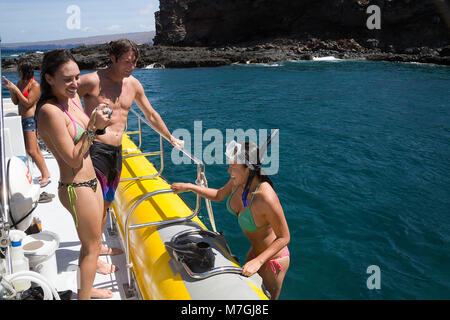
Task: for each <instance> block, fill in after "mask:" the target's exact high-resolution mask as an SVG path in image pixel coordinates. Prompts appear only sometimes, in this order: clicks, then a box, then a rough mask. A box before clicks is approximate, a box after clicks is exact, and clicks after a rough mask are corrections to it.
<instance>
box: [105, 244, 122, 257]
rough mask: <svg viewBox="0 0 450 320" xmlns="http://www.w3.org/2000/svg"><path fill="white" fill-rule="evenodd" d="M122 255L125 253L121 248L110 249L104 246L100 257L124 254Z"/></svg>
mask: <svg viewBox="0 0 450 320" xmlns="http://www.w3.org/2000/svg"><path fill="white" fill-rule="evenodd" d="M122 253H123V251H122V250H121V249H119V248H110V247H108V246H105V245H102V248H101V249H100V255H110V256H115V255H117V254H122Z"/></svg>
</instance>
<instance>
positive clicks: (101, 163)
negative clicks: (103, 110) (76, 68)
mask: <svg viewBox="0 0 450 320" xmlns="http://www.w3.org/2000/svg"><path fill="white" fill-rule="evenodd" d="M109 45H110V47H109V57H110V59H111V64H110V66H109V67H108V68H106V69H103V70H98V71H95V72H92V73H89V74H85V75H83V76H81V78H80V86H79V87H78V94H79V96H80V97H83V100H84V105H85V109H86V110H85V111H86V113H87V114H91V112H92V110H93V109H94V108H95V107H96V106H98V105H99V104H100V103H105V104H107V105H108V106H109V107H110V108H111V109H112V110H113V113H112V117H111V120H110V125H109V126H108V127H107V128H106V130H105V132H104V133H102V132H98V133H97V136H96V139H95V141H94V143H93V145H92V146H91V149H90V154H91V159H92V163H93V165H94V168H95V172H96V174H97V178H98V180H99V182H100V184H101V186H102V190H103V200H104V203H105V211H104V215H103V222H102V230H103V227H104V225H105V222H106V210H107V208H108V207H109V206H110V204H111V202H112V201H113V200H114V194H115V191H116V189H117V186H118V184H119V180H120V173H121V170H122V146H121V144H122V134H123V132H124V130H125V124H126V121H127V117H128V112H129V110H130V108H131V105H132V103H133V101H135V102H136V104H137V106H138V107H139V108H140V109H141V110H142V112H143V113H144V115H145V117H146V119H147V120H148V121H149V122H150V123H151V124H152V125H153V126H154V127H155V128H156V129H157V130H158V131H159V132H161V133H162V134H163V135H164V136H165V137H166V138H168V139H169V141H170V142H171V143H172V144H173V145H174V146H180V147H183V145H184V142H183V141H181V140H178V139H176V138H174V137H173V136H172V135H171V134H170V132H169V130H168V129H167V127H166V125H165V123H164V121H163V120H162V119H161V116H160V115H159V114H158V112H156V111H155V110H154V109H153V108H152V106H151V105H150V102H149V101H148V99H147V97H146V95H145V92H144V88H143V87H142V84H141V83H140V82H139V80H137V79H136V78H135V77H133V76H132V75H131V73H132V72H133V70H134V69H135V68H136V63H137V61H138V59H139V56H140V54H139V48H138V47H137V45H136V44H135V43H134V42H132V41H130V40H128V39H120V40H117V41H112V42H110V44H109ZM120 253H122V251H121V250H120V249H117V248H108V247H106V246H102V248H101V251H100V254H111V255H114V254H120ZM115 270H116V267H115V266H113V265H109V264H107V263H105V262H103V261H101V260H98V264H97V272H100V273H103V274H106V273H111V272H114V271H115Z"/></svg>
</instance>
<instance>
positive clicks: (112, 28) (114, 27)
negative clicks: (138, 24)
mask: <svg viewBox="0 0 450 320" xmlns="http://www.w3.org/2000/svg"><path fill="white" fill-rule="evenodd" d="M106 29H108V30H109V31H118V30H121V29H123V27H122V26H119V25H118V24H113V25H112V26H109V27H108V28H106Z"/></svg>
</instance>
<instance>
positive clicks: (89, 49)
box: [2, 38, 450, 72]
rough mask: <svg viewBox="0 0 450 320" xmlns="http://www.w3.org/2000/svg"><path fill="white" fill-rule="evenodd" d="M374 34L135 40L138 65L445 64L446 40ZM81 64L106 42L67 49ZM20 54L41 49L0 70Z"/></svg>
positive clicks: (100, 54)
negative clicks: (180, 42) (400, 45)
mask: <svg viewBox="0 0 450 320" xmlns="http://www.w3.org/2000/svg"><path fill="white" fill-rule="evenodd" d="M378 45H379V44H378V41H377V40H376V39H369V40H366V41H365V43H358V42H357V41H355V40H354V39H341V40H320V39H316V38H311V39H308V40H303V41H301V40H294V39H283V38H278V39H270V40H266V41H255V42H252V43H242V44H234V45H229V46H220V47H186V46H183V47H179V46H163V45H155V46H152V45H147V44H144V45H140V46H139V48H140V52H141V59H140V60H139V62H138V65H137V67H138V68H193V67H218V66H226V65H230V64H233V63H242V64H246V63H247V64H248V63H274V62H281V61H288V60H313V57H325V56H334V57H335V58H338V59H365V60H371V61H389V62H417V63H433V64H439V65H450V45H447V46H445V47H442V48H429V47H414V48H407V49H402V50H396V49H395V48H394V47H393V46H389V47H387V48H379V47H378ZM70 51H71V52H72V54H73V55H74V57H75V59H76V60H77V62H78V64H79V66H80V69H81V70H93V69H100V68H105V67H106V66H107V65H108V62H109V57H108V54H107V44H101V45H91V46H80V47H77V48H73V49H70ZM21 57H26V58H28V59H29V60H30V61H31V62H32V63H33V64H34V67H35V69H36V70H38V69H39V68H40V64H41V62H42V57H43V53H37V52H28V53H25V54H23V55H21V56H19V57H9V58H5V59H3V61H2V71H3V72H14V71H16V66H17V62H18V61H19V59H20V58H21Z"/></svg>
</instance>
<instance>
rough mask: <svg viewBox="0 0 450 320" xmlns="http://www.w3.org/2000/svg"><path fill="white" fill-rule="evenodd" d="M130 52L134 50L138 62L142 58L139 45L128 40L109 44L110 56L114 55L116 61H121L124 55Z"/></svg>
mask: <svg viewBox="0 0 450 320" xmlns="http://www.w3.org/2000/svg"><path fill="white" fill-rule="evenodd" d="M130 50H133V52H134V55H135V56H136V62H137V61H138V60H139V58H140V53H139V48H138V45H137V44H136V43H134V42H133V41H131V40H128V39H119V40H116V41H111V42H110V43H109V48H108V53H109V55H113V56H114V57H116V59H119V58H120V57H121V56H122V55H123V54H125V53H127V52H128V51H130Z"/></svg>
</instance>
